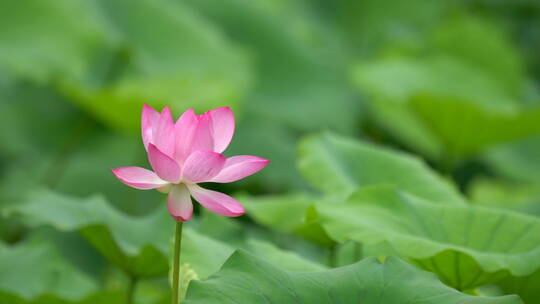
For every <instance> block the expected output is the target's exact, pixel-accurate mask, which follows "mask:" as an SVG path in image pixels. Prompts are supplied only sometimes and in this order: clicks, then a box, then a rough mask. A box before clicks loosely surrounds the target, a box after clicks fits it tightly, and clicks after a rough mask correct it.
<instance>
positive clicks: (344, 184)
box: [299, 133, 463, 204]
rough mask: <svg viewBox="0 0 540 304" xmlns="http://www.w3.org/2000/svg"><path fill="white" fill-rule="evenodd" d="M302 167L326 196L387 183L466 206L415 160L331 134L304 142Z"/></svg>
mask: <svg viewBox="0 0 540 304" xmlns="http://www.w3.org/2000/svg"><path fill="white" fill-rule="evenodd" d="M299 166H300V169H301V171H302V173H303V174H304V176H305V177H306V179H307V180H308V181H309V182H310V183H311V184H312V185H313V187H315V188H317V189H319V190H320V191H321V192H323V193H327V194H340V195H347V194H349V193H351V192H352V191H354V190H355V189H356V188H358V187H361V186H369V185H373V184H382V183H384V184H389V185H395V186H396V187H397V188H398V189H400V190H403V191H407V192H410V193H412V194H415V195H417V196H419V197H422V198H426V199H430V200H433V201H435V202H439V203H449V204H452V203H462V202H463V198H462V197H461V195H460V194H459V193H458V192H457V190H456V189H455V188H454V187H453V186H452V185H451V184H450V183H449V182H447V181H445V180H444V179H443V178H441V177H440V176H437V174H435V173H434V172H433V171H432V170H431V169H429V168H428V167H427V166H426V165H425V164H424V163H422V161H421V160H419V159H417V158H415V157H414V156H411V155H407V154H403V153H400V152H397V151H392V150H389V149H385V148H382V147H379V146H376V145H373V144H370V143H367V142H361V141H354V140H350V139H347V138H343V137H339V136H336V135H332V134H329V133H325V134H322V135H318V136H311V137H307V138H306V139H304V141H302V143H301V144H300V159H299Z"/></svg>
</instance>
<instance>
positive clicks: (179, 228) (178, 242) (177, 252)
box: [171, 222, 183, 304]
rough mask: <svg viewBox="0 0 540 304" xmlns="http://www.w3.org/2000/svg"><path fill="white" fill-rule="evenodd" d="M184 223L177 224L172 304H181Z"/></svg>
mask: <svg viewBox="0 0 540 304" xmlns="http://www.w3.org/2000/svg"><path fill="white" fill-rule="evenodd" d="M182 223H183V222H176V233H175V236H174V260H173V279H172V297H171V298H172V301H171V303H172V304H179V303H180V300H179V298H178V286H179V282H180V251H181V248H182Z"/></svg>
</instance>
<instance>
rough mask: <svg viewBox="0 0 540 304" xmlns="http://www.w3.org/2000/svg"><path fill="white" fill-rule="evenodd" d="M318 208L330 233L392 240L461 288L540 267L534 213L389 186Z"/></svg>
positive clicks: (341, 237) (401, 250) (365, 239)
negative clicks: (439, 199)
mask: <svg viewBox="0 0 540 304" xmlns="http://www.w3.org/2000/svg"><path fill="white" fill-rule="evenodd" d="M318 211H319V214H320V216H321V223H322V225H323V227H324V228H325V230H326V231H327V232H328V234H329V235H330V236H331V237H333V238H335V239H337V240H339V241H344V240H346V239H353V240H355V241H359V242H365V243H367V244H371V243H379V242H388V243H389V244H390V245H391V246H392V247H393V248H394V249H395V250H396V251H397V252H398V253H399V254H400V255H401V256H404V257H407V258H410V259H413V260H414V261H415V262H416V263H418V265H419V266H420V267H422V268H425V269H427V270H430V271H433V272H435V273H437V274H438V275H439V276H440V278H441V279H442V280H443V281H444V282H445V283H447V284H449V285H451V286H453V287H455V288H457V289H458V290H467V289H472V288H474V287H477V286H481V285H484V284H487V283H492V282H496V281H497V280H498V279H500V278H501V277H504V276H508V275H509V274H512V275H514V276H523V275H528V274H530V273H532V272H534V271H535V270H537V269H538V268H540V263H539V261H540V258H539V257H538V255H539V253H540V247H539V246H540V239H539V234H538V231H540V220H539V219H537V218H535V217H529V216H523V215H519V214H515V213H510V212H504V211H498V210H492V209H487V208H480V207H469V206H455V205H441V204H433V203H431V202H426V201H424V200H421V199H418V198H416V197H414V196H411V195H409V194H403V193H399V192H396V191H394V190H391V189H388V188H386V187H382V188H378V187H375V188H366V189H361V190H359V191H358V192H356V193H354V194H353V195H352V196H351V198H350V199H349V200H348V202H347V203H345V204H337V205H334V206H329V205H327V204H321V205H319V206H318Z"/></svg>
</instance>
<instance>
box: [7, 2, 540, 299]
mask: <svg viewBox="0 0 540 304" xmlns="http://www.w3.org/2000/svg"><path fill="white" fill-rule="evenodd" d="M539 49H540V2H539V1H536V0H514V1H505V0H470V1H466V0H461V1H432V0H396V1H379V0H361V1H360V0H359V1H354V0H335V1H323V0H304V1H302V0H299V1H285V0H219V1H217V0H183V1H182V0H170V1H169V0H129V1H128V0H93V1H82V0H26V1H10V0H0V212H2V210H4V212H2V218H1V222H0V237H1V239H2V242H3V243H4V245H2V246H8V247H9V246H17V245H18V244H25V243H27V242H30V241H32V242H35V243H37V244H39V243H47V244H48V243H51V244H53V245H52V246H53V247H54V248H59V249H58V250H59V252H61V254H60V255H61V256H62V257H63V258H67V259H68V260H69V261H70V265H75V266H74V267H76V268H78V269H79V270H81V271H82V272H83V273H85V274H86V275H89V276H90V277H92V278H94V279H95V280H96V281H98V282H101V283H99V284H101V285H100V286H101V287H102V288H103V289H104V290H108V291H111V292H113V293H114V292H115V291H118V290H120V291H122V290H124V282H125V278H124V277H123V276H122V275H121V274H119V273H118V270H115V267H112V266H110V265H109V264H108V263H107V262H105V261H106V260H105V259H104V258H103V257H101V255H100V254H99V253H98V251H96V250H95V249H93V248H92V246H90V245H89V244H88V242H87V240H86V239H84V238H83V237H81V236H80V235H78V234H77V233H75V232H60V231H57V230H54V229H51V228H46V227H45V228H44V227H40V228H35V227H34V226H33V225H29V224H27V223H26V222H25V221H23V220H21V219H20V218H19V217H18V216H15V215H13V214H11V212H8V210H9V209H10V208H11V207H12V206H16V205H18V204H22V203H24V202H27V201H28V200H29V194H30V193H35V191H46V192H47V193H48V194H50V195H52V194H51V193H54V195H58V196H61V197H64V196H65V197H69V198H70V199H74V200H76V199H77V198H81V199H83V198H87V197H89V196H92V195H95V194H100V195H102V197H103V198H104V200H106V201H108V202H109V204H111V205H112V206H114V207H115V208H116V209H117V210H118V211H119V212H120V213H121V214H127V215H136V216H145V215H149V214H153V212H154V211H155V210H158V209H163V208H164V206H163V201H164V196H163V195H162V194H160V193H158V192H156V191H137V190H134V189H131V188H128V187H126V186H125V185H123V184H121V183H120V182H119V181H118V180H116V179H115V178H114V177H113V175H112V174H111V173H110V171H109V168H113V167H120V166H127V165H140V166H143V167H148V164H147V161H146V159H145V157H146V156H145V153H144V152H145V151H144V149H143V147H142V143H141V139H140V129H139V128H140V111H141V107H142V104H143V103H148V104H149V105H151V106H153V107H156V108H162V107H164V106H166V105H169V106H171V108H172V109H173V112H174V113H175V115H179V114H180V113H182V112H183V111H184V110H186V109H188V108H191V107H194V108H195V109H196V110H197V111H199V113H200V112H201V111H206V110H209V109H212V108H216V107H219V106H231V107H232V108H233V109H234V110H235V114H236V118H237V122H238V124H237V132H236V134H235V137H234V139H233V143H232V146H231V147H230V148H229V149H228V150H227V151H226V153H225V154H226V155H234V154H253V155H258V156H261V157H265V158H268V159H271V163H270V165H269V166H268V167H267V168H266V169H265V170H263V171H262V172H260V173H258V174H257V175H255V176H253V177H250V178H247V179H246V180H244V181H241V182H237V183H233V184H227V185H216V186H215V188H216V189H219V190H221V191H224V192H227V193H232V194H235V193H243V194H251V195H259V194H282V193H291V192H298V191H308V192H312V191H313V189H312V188H311V187H310V186H309V185H308V184H307V183H306V182H305V181H304V179H303V178H302V177H301V175H300V173H299V171H298V169H297V166H296V159H297V143H298V141H299V140H300V139H301V138H302V137H303V136H305V135H307V134H312V133H318V132H323V131H331V132H333V133H337V134H340V135H342V136H347V137H355V138H361V139H364V140H367V141H370V142H373V143H376V144H378V145H382V146H387V147H393V148H395V149H398V150H403V151H407V152H409V153H411V154H415V155H417V156H418V157H420V158H422V159H424V160H425V161H426V162H427V163H428V164H429V165H430V166H431V167H432V168H433V169H434V170H437V171H439V172H440V173H441V175H443V176H445V177H446V178H448V179H450V180H453V181H454V182H455V183H456V184H457V185H458V186H459V189H460V190H461V192H462V193H463V194H465V195H466V196H467V197H468V198H469V200H471V201H472V202H474V203H478V204H490V205H493V206H495V207H497V208H499V207H500V208H510V209H514V210H518V211H523V212H526V213H528V214H534V215H538V216H540V174H539V173H538V172H540V87H539V81H540V56H539V55H538V54H539V52H538V50H539ZM320 183H321V184H324V183H325V181H324V180H320ZM40 189H41V190H40ZM43 189H48V190H43ZM38 193H39V192H38ZM38 197H39V196H38ZM246 200H247V201H243V203H244V204H246V205H248V204H250V202H249V199H246ZM44 208H45V207H44ZM205 218H206V217H198V218H197V219H195V220H194V224H193V225H194V227H195V224H197V225H199V224H200V222H203V223H204V221H205ZM228 223H229V222H228ZM231 223H233V224H234V225H237V224H238V223H241V224H242V225H245V226H244V227H247V228H244V230H246V229H247V230H249V231H253V234H254V235H258V234H261V235H265V236H264V237H262V238H267V239H270V240H273V242H275V243H276V244H278V245H279V246H280V247H285V248H288V249H291V250H298V252H304V253H305V252H309V251H310V250H311V249H310V247H309V246H310V245H307V244H306V245H302V246H299V245H298V246H296V245H294V246H293V245H290V244H291V243H296V242H297V240H296V239H293V240H288V241H287V240H284V239H283V236H280V237H278V238H277V239H276V237H274V236H270V237H268V236H267V232H265V230H264V229H263V228H261V227H259V226H258V225H255V224H254V223H253V222H252V220H251V218H250V217H249V216H244V217H242V218H241V219H238V220H234V221H232V222H231ZM188 225H189V224H188ZM201 225H202V224H201ZM231 225H232V224H231ZM148 229H150V227H148ZM156 229H157V228H156ZM208 229H210V228H208ZM60 230H62V229H60ZM67 230H69V229H67ZM202 230H204V229H202ZM210 230H211V229H210ZM212 231H213V230H211V231H210V232H209V235H210V236H217V232H216V231H213V232H212ZM168 232H170V233H171V234H172V230H171V231H167V233H168ZM203 232H204V231H203ZM250 233H251V232H250ZM225 239H227V238H226V237H225ZM34 240H35V241H34ZM298 242H300V241H298ZM36 246H38V245H36ZM295 246H296V247H295ZM297 247H301V248H299V249H298V248H297ZM306 248H307V249H306ZM55 250H56V249H55ZM23 251H24V250H23ZM308 255H309V253H308ZM312 256H313V257H314V259H317V257H318V255H317V254H312ZM5 259H7V258H5ZM5 261H7V260H4V261H2V262H0V264H1V263H4V262H5ZM111 269H112V270H111ZM1 276H2V274H0V277H1ZM21 276H22V275H21ZM4 280H6V279H5V278H4ZM1 281H2V280H1V279H0V282H1ZM158 281H159V280H158ZM162 281H163V279H162ZM162 281H159V282H157V283H155V286H154V285H152V284H150V285H151V286H150V287H146V288H142V290H140V291H139V293H140V295H139V297H138V301H139V302H140V303H156V301H159V300H160V296H158V295H159V294H160V293H162V290H166V283H163V282H162ZM103 282H104V283H103ZM5 286H8V287H5ZM156 286H158V287H156ZM164 286H165V287H164ZM2 288H4V289H6V290H10V289H9V288H11V287H9V284H7V285H5V284H1V283H0V289H2ZM36 293H37V292H36ZM13 303H16V302H13ZM21 303H22V302H21Z"/></svg>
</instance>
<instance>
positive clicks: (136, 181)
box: [112, 105, 269, 222]
mask: <svg viewBox="0 0 540 304" xmlns="http://www.w3.org/2000/svg"><path fill="white" fill-rule="evenodd" d="M233 134H234V115H233V112H232V110H231V109H230V108H228V107H223V108H218V109H214V110H211V111H208V112H206V113H204V114H202V115H197V114H195V111H194V110H193V109H190V110H187V111H186V112H184V114H182V116H180V118H179V119H178V120H177V121H176V123H175V122H174V121H173V119H172V116H171V110H170V108H169V107H166V108H165V109H164V110H163V111H162V112H161V113H159V112H157V111H156V110H154V109H153V108H151V107H149V106H147V105H144V107H143V111H142V138H143V143H144V147H145V149H146V151H147V153H148V160H149V161H150V164H151V165H152V168H153V169H154V171H150V170H147V169H144V168H140V167H122V168H116V169H112V172H113V173H114V175H115V176H116V177H117V178H118V179H119V180H120V181H122V182H123V183H125V184H126V185H128V186H130V187H133V188H136V189H142V190H147V189H157V190H158V191H160V192H164V193H168V197H167V208H168V210H169V213H170V214H171V215H172V216H173V217H174V219H175V220H176V221H178V222H185V221H187V220H189V219H191V216H192V215H193V204H192V202H191V196H193V197H194V198H195V199H196V200H197V201H198V202H199V203H200V204H201V205H203V206H204V207H205V208H206V209H208V210H210V211H212V212H215V213H218V214H221V215H224V216H239V215H242V214H244V207H243V206H242V205H241V204H240V203H239V202H238V201H236V200H235V199H234V198H232V197H230V196H228V195H226V194H223V193H221V192H217V191H212V190H207V189H204V188H202V187H201V186H199V185H198V183H204V182H214V183H230V182H234V181H237V180H240V179H242V178H244V177H246V176H249V175H252V174H254V173H256V172H258V171H259V170H261V169H262V168H264V167H265V166H266V165H267V164H268V162H269V160H267V159H264V158H260V157H257V156H251V155H239V156H233V157H230V158H226V157H224V156H223V155H222V154H221V153H222V152H223V151H224V150H225V149H226V148H227V146H228V145H229V143H230V142H231V139H232V137H233Z"/></svg>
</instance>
